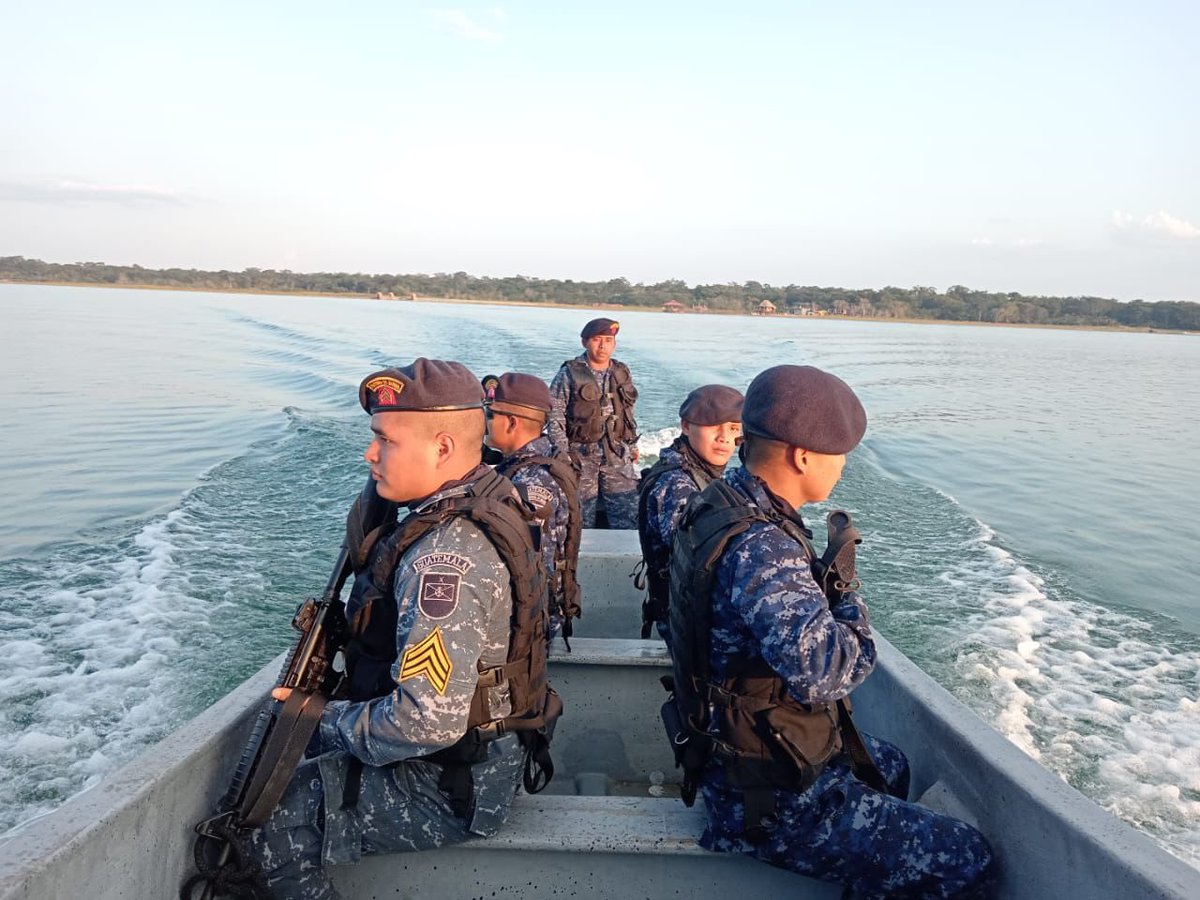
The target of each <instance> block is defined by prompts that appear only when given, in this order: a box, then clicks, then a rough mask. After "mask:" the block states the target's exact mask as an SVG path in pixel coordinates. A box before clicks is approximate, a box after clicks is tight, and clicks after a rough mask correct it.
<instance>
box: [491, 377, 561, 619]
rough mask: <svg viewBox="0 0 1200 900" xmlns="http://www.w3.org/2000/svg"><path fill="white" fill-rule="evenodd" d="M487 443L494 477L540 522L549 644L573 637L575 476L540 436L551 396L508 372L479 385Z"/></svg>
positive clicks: (538, 383)
mask: <svg viewBox="0 0 1200 900" xmlns="http://www.w3.org/2000/svg"><path fill="white" fill-rule="evenodd" d="M483 387H484V391H485V392H486V394H487V408H486V413H487V439H488V443H489V444H490V445H491V446H492V447H494V448H495V449H496V450H499V451H500V452H501V453H503V454H504V460H503V461H502V462H500V463H499V464H497V466H496V471H497V472H499V473H500V474H501V475H503V476H504V477H506V478H507V479H509V481H511V482H512V483H513V484H514V485H515V486H516V488H517V490H518V491H520V492H521V494H522V496H523V497H524V498H525V500H526V501H527V502H528V503H529V505H530V506H531V507H533V508H534V509H535V510H536V511H537V516H538V518H539V519H540V520H541V522H542V559H543V561H544V562H545V564H546V572H547V574H548V593H549V601H550V607H549V608H550V633H549V636H550V637H551V638H553V637H554V635H555V634H557V633H558V632H559V631H560V630H561V631H562V634H563V637H564V638H566V639H569V638H570V637H571V619H573V618H575V617H576V616H578V615H579V614H580V606H579V598H580V591H579V582H578V581H577V580H576V577H575V573H576V570H577V569H578V567H579V539H580V529H581V528H582V523H581V519H580V506H579V476H578V475H577V474H576V472H575V470H574V469H573V468H572V467H571V463H570V461H569V460H568V459H567V457H566V456H565V455H563V454H555V452H554V447H553V445H552V444H551V443H550V438H548V437H546V436H545V434H543V430H544V429H545V427H546V421H547V420H548V419H549V417H550V391H549V390H548V389H547V388H546V382H544V381H542V379H540V378H538V377H537V376H536V375H525V374H522V373H520V372H506V373H504V374H503V375H501V376H499V377H496V376H494V375H489V376H488V377H486V378H484V379H483Z"/></svg>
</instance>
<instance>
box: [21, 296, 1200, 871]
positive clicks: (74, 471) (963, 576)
mask: <svg viewBox="0 0 1200 900" xmlns="http://www.w3.org/2000/svg"><path fill="white" fill-rule="evenodd" d="M590 317H591V316H590V314H589V313H588V312H586V311H581V310H563V309H539V308H517V307H499V306H497V307H491V306H458V305H446V304H431V303H394V304H392V303H380V302H377V301H362V300H348V299H325V298H298V297H264V296H233V295H219V294H192V293H173V292H158V291H125V290H116V289H113V290H104V289H87V288H65V287H26V286H20V285H0V422H2V423H3V428H2V429H0V492H2V504H0V782H2V783H3V784H4V785H5V786H6V790H5V792H4V796H3V798H0V831H3V830H4V829H6V828H8V827H11V826H13V825H15V824H17V823H19V822H21V821H24V820H26V819H28V818H30V817H32V816H35V815H37V814H40V813H42V812H45V811H47V810H49V809H52V808H54V807H55V806H56V805H57V804H59V803H60V802H61V801H62V800H63V799H65V798H66V797H68V796H70V795H71V794H73V793H75V792H77V791H79V790H81V789H82V788H84V787H86V786H88V785H90V784H93V783H95V782H96V781H97V780H98V779H100V778H102V777H103V776H104V775H105V774H106V773H108V772H110V771H112V770H113V769H114V768H115V767H116V766H118V765H119V764H121V763H122V762H125V761H126V760H128V759H129V758H131V757H132V756H133V755H135V754H136V753H137V752H138V751H140V750H141V749H143V748H145V747H146V746H147V745H148V744H149V743H151V742H153V741H155V740H157V739H159V738H161V737H162V736H163V735H165V734H166V733H168V732H169V731H170V730H172V729H173V728H174V727H176V726H178V725H179V724H180V723H182V722H184V721H186V720H187V719H188V718H189V717H191V716H193V715H195V714H196V713H197V712H198V711H200V710H201V709H203V708H204V707H205V706H207V705H209V704H210V703H212V702H213V701H214V700H216V699H217V698H218V697H220V696H221V695H222V694H223V693H225V692H226V691H228V690H229V689H230V688H231V687H232V686H233V685H235V684H237V683H238V682H239V681H240V680H242V679H243V678H245V677H246V676H248V675H250V674H251V673H252V672H254V671H256V670H257V669H258V668H259V667H261V666H262V665H263V664H264V663H265V662H266V661H268V660H269V659H270V658H271V657H272V656H273V655H275V654H276V653H278V652H279V651H280V650H282V649H283V648H284V646H285V645H286V644H287V643H288V641H289V629H288V628H287V626H286V621H287V618H288V617H289V616H290V614H291V611H292V609H293V608H294V606H295V603H296V602H297V600H298V599H299V598H301V597H303V596H307V595H309V594H311V593H313V592H315V591H317V590H319V589H320V586H321V585H322V584H323V583H324V580H325V577H326V575H327V573H328V569H329V568H330V566H331V565H332V562H333V559H334V557H335V555H336V550H337V546H338V544H339V542H340V539H341V533H340V532H341V526H342V522H343V518H344V513H345V508H346V506H347V504H348V502H349V500H350V499H351V498H352V497H353V496H354V495H355V493H356V492H357V491H358V489H359V487H360V486H361V484H362V481H363V480H364V477H365V475H366V468H365V464H364V463H363V462H362V461H361V452H362V450H363V448H364V447H365V445H366V442H367V440H368V436H369V433H368V431H367V419H366V416H365V415H363V414H362V412H361V410H360V409H359V408H358V405H357V399H356V393H355V391H356V387H357V384H358V382H359V380H360V379H361V377H362V376H363V375H365V374H366V373H367V372H369V371H371V370H373V369H376V368H380V367H382V366H384V365H389V364H394V363H401V364H403V363H405V362H409V361H411V360H412V359H413V358H414V357H416V356H418V355H426V356H431V357H442V358H450V359H458V360H461V361H463V362H465V363H467V364H468V365H469V366H470V367H471V368H472V369H473V371H475V372H476V373H477V374H479V375H483V374H486V373H488V372H500V371H505V370H509V369H518V370H521V371H526V372H532V373H535V374H538V375H541V376H543V377H545V378H547V379H549V378H550V377H551V376H552V375H553V374H554V372H555V371H556V369H557V368H558V365H559V364H560V363H561V362H562V360H563V359H565V358H567V357H568V356H572V355H574V354H575V353H576V352H577V350H578V343H577V340H576V339H575V337H574V336H575V335H577V334H578V331H579V328H580V326H581V325H582V323H583V322H584V321H586V319H588V318H590ZM620 317H621V320H622V330H621V336H620V340H619V344H618V352H617V355H618V356H619V357H620V358H621V359H623V360H625V361H626V362H627V363H629V365H630V367H631V368H632V370H633V373H634V376H635V378H636V380H637V383H638V386H639V388H640V390H641V399H640V400H639V402H638V420H639V423H640V425H641V428H642V430H643V433H644V437H643V441H642V447H643V451H644V452H645V453H646V454H647V455H651V454H653V453H654V452H656V451H657V450H658V449H659V448H661V447H662V446H663V445H665V444H666V443H667V442H669V441H670V440H671V439H672V438H673V437H674V436H675V435H676V434H678V419H677V410H678V405H679V402H680V400H681V399H682V397H683V396H684V395H685V394H686V393H687V391H689V390H691V389H692V388H693V387H695V386H697V385H698V384H702V383H705V382H710V381H719V382H725V383H728V384H732V385H735V386H738V387H740V388H743V389H744V387H745V385H746V384H748V383H749V381H750V379H751V378H752V377H753V376H754V375H755V374H756V373H757V372H758V371H760V370H761V369H763V368H765V367H767V366H769V365H774V364H777V363H785V362H786V363H811V364H814V365H817V366H820V367H822V368H826V369H829V370H831V371H833V372H835V373H837V374H838V375H840V376H841V377H842V378H844V379H845V380H846V381H848V382H849V383H850V384H851V385H852V386H853V387H855V389H856V390H857V391H858V392H859V394H860V396H861V397H862V398H863V401H864V404H865V405H866V407H867V410H868V414H869V417H870V426H869V428H868V431H867V437H866V439H865V441H864V443H863V445H862V447H861V448H860V449H859V450H857V451H856V452H855V453H854V454H853V455H852V456H851V458H850V462H849V464H848V466H847V470H846V475H845V478H844V479H843V481H842V483H841V484H840V485H839V486H838V488H837V490H836V491H835V492H834V496H833V498H832V500H833V502H834V503H835V504H836V505H838V506H842V507H845V508H847V509H850V510H851V511H852V512H854V514H855V516H856V518H857V520H858V522H859V525H860V528H861V529H862V531H863V532H864V534H865V536H866V542H865V544H864V545H863V547H862V550H861V557H860V559H861V562H860V570H861V572H862V574H863V576H864V580H865V583H866V588H865V592H866V596H867V599H868V601H869V603H870V605H871V608H872V612H873V616H874V619H875V622H876V625H877V626H878V627H879V629H880V630H881V631H882V632H883V634H885V635H886V636H887V637H888V638H889V639H891V640H892V641H893V642H894V643H895V644H896V645H897V646H898V647H899V648H900V649H901V650H903V651H904V652H905V653H907V654H908V655H909V656H910V657H912V658H913V659H914V660H915V661H916V662H917V663H918V664H919V665H921V666H922V667H923V668H924V669H925V670H926V671H928V672H929V673H931V674H932V675H933V676H934V677H935V678H936V679H937V680H938V681H940V682H941V683H942V684H943V685H945V686H946V687H947V688H948V689H949V690H950V691H951V692H953V693H954V694H955V695H956V696H958V697H959V698H960V699H962V700H963V701H965V702H966V703H967V704H968V705H970V706H971V707H972V708H974V709H975V710H976V711H978V712H979V713H980V715H982V716H983V717H984V718H985V719H987V720H988V721H990V722H992V723H994V724H995V725H996V727H997V728H999V729H1000V730H1001V731H1002V732H1004V734H1006V735H1007V736H1008V737H1009V738H1010V739H1011V740H1013V741H1014V742H1015V743H1016V744H1017V745H1018V746H1020V747H1021V748H1023V749H1024V750H1025V751H1026V752H1028V753H1029V754H1031V755H1032V756H1034V757H1036V758H1038V759H1039V760H1040V761H1041V762H1042V763H1043V764H1045V765H1046V766H1048V767H1049V768H1050V769H1052V770H1053V771H1055V772H1057V773H1059V774H1060V775H1061V776H1062V777H1063V778H1065V779H1067V780H1068V781H1069V782H1071V783H1072V784H1073V785H1075V786H1076V787H1077V788H1079V789H1080V790H1081V791H1083V792H1084V793H1085V794H1087V795H1088V796H1090V797H1092V798H1093V799H1095V800H1096V801H1097V802H1098V803H1100V804H1101V805H1102V806H1104V807H1106V808H1107V809H1109V810H1111V811H1112V812H1114V813H1115V814H1117V815H1118V816H1121V817H1122V818H1124V819H1125V820H1127V821H1129V822H1130V823H1132V824H1133V825H1135V826H1136V827H1138V828H1141V829H1143V830H1145V831H1147V832H1148V833H1150V834H1151V835H1152V836H1154V837H1155V838H1156V839H1157V840H1158V841H1159V842H1160V843H1162V844H1163V845H1164V846H1165V847H1167V848H1168V849H1169V850H1171V851H1172V852H1173V853H1175V854H1177V855H1178V856H1180V857H1182V858H1184V859H1186V860H1188V861H1189V862H1191V863H1193V864H1194V865H1198V866H1200V704H1198V703H1197V695H1198V693H1200V692H1198V688H1200V602H1197V589H1196V585H1197V583H1198V582H1200V528H1198V527H1197V525H1196V523H1197V521H1200V482H1198V481H1197V479H1196V476H1195V474H1194V471H1193V469H1194V467H1195V466H1196V465H1197V464H1198V463H1200V450H1198V447H1200V394H1198V392H1197V385H1198V384H1200V381H1198V379H1197V374H1196V373H1197V372H1198V371H1200V339H1196V338H1192V337H1184V336H1171V335H1143V334H1113V333H1098V332H1083V331H1050V330H1045V331H1043V330H1024V329H1002V328H984V327H969V326H968V327H961V326H939V325H903V324H884V323H870V322H850V321H823V320H803V319H786V320H769V319H757V318H741V317H738V318H733V317H716V316H713V317H702V316H686V315H684V316H670V315H666V314H662V313H650V312H624V313H621V314H620ZM819 512H820V510H814V511H813V512H812V513H810V515H809V518H810V520H816V518H817V516H816V513H819Z"/></svg>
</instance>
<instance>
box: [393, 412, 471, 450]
mask: <svg viewBox="0 0 1200 900" xmlns="http://www.w3.org/2000/svg"><path fill="white" fill-rule="evenodd" d="M411 421H412V422H413V426H414V428H416V429H419V430H420V432H421V433H422V434H424V435H425V437H427V438H433V437H434V436H435V435H437V434H440V433H441V432H443V431H444V432H446V433H447V434H450V435H452V436H453V437H454V438H455V439H456V440H458V441H460V442H462V444H463V446H465V447H482V446H483V434H484V431H485V430H486V423H485V421H484V418H483V410H482V409H453V410H445V411H441V410H439V411H435V412H420V413H415V414H414V415H413V416H412V418H411Z"/></svg>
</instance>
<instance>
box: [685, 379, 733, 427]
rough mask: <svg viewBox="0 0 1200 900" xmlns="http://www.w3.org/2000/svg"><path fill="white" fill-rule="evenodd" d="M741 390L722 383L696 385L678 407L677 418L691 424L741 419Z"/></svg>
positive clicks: (709, 423) (714, 423)
mask: <svg viewBox="0 0 1200 900" xmlns="http://www.w3.org/2000/svg"><path fill="white" fill-rule="evenodd" d="M744 400H745V398H744V397H743V396H742V392H741V391H738V390H735V389H734V388H731V387H726V386H725V385H723V384H706V385H704V386H703V387H698V388H696V389H695V390H694V391H692V392H691V393H690V394H688V395H687V399H686V400H684V401H683V405H682V406H680V407H679V418H681V419H683V421H685V422H691V423H692V424H693V425H720V424H722V423H724V422H740V421H741V420H742V403H743V401H744Z"/></svg>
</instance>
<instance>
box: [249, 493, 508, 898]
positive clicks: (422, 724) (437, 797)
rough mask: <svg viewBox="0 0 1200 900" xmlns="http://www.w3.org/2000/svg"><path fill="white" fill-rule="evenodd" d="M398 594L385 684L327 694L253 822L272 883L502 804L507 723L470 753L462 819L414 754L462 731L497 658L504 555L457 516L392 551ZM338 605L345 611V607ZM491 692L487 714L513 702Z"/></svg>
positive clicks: (293, 893) (320, 886) (478, 829)
mask: <svg viewBox="0 0 1200 900" xmlns="http://www.w3.org/2000/svg"><path fill="white" fill-rule="evenodd" d="M465 491H466V487H465V486H464V485H462V484H458V485H456V486H454V487H451V488H447V489H446V490H444V491H441V492H439V493H437V494H434V495H433V496H432V497H430V498H429V499H428V500H427V501H426V502H424V503H422V504H421V505H420V506H419V507H416V508H414V509H413V512H420V511H422V510H425V509H427V508H428V507H429V506H431V505H433V504H434V503H436V502H437V501H439V500H442V499H445V498H447V497H452V496H455V495H460V494H463V493H465ZM439 592H440V593H439ZM435 594H436V595H437V596H436V597H435ZM395 595H396V604H397V607H398V609H399V621H398V623H397V628H396V648H397V651H398V655H397V660H396V663H395V664H394V665H393V667H392V677H393V678H395V679H396V681H397V682H398V684H397V687H396V689H395V690H394V691H393V692H392V693H391V694H389V695H387V696H385V697H379V698H376V699H373V700H368V701H365V702H349V701H338V702H333V703H330V704H329V705H328V706H327V707H326V709H325V712H324V715H323V716H322V718H321V724H320V729H319V731H318V733H317V735H316V736H314V740H313V743H311V744H310V747H309V751H310V752H309V755H310V757H313V756H315V758H309V759H306V760H305V761H304V762H303V763H301V765H300V766H299V767H298V769H297V771H296V775H295V776H294V777H293V778H292V781H291V783H290V784H289V786H288V789H287V791H286V793H285V794H284V796H283V799H282V800H281V801H280V804H279V806H278V807H277V808H276V809H275V811H274V812H273V813H272V814H271V817H270V818H269V819H268V820H267V821H266V823H264V825H263V826H262V828H260V829H258V830H256V831H254V832H253V833H252V834H251V836H250V847H251V853H252V856H253V857H254V858H255V860H256V861H257V862H258V864H259V866H260V867H261V869H262V870H263V872H264V874H265V875H266V877H267V879H268V883H269V884H270V886H271V890H272V892H273V894H274V895H275V896H277V897H280V898H304V900H326V898H334V897H337V893H336V892H335V891H334V889H333V887H332V885H331V884H330V882H329V879H328V877H327V876H326V874H325V872H324V870H323V868H322V867H323V866H324V865H338V864H343V863H351V862H355V861H356V860H358V858H359V857H360V856H361V855H362V854H364V853H367V854H370V853H385V852H394V851H406V850H426V849H430V848H433V847H439V846H442V845H444V844H452V843H456V842H459V841H462V840H464V839H466V838H468V837H469V836H471V835H483V836H488V835H492V834H494V833H496V831H498V830H499V828H500V826H501V825H502V824H503V823H504V821H505V820H506V819H507V818H508V810H509V804H510V803H511V801H512V798H513V796H514V794H515V793H516V790H517V787H518V785H519V784H520V782H521V773H522V764H523V761H524V753H523V751H522V749H521V747H520V745H519V744H518V743H517V738H516V736H515V735H508V736H506V737H504V738H501V739H499V740H497V741H494V742H492V743H491V744H490V745H489V746H488V758H487V760H486V761H484V762H482V763H479V764H477V765H476V766H474V767H472V772H473V775H474V789H475V794H474V804H473V807H472V809H470V810H469V811H468V813H467V816H466V818H465V820H464V819H463V818H459V817H458V816H456V815H455V814H454V813H453V811H452V810H451V807H450V803H449V801H448V800H447V799H446V798H445V797H444V796H443V795H442V793H441V792H440V791H439V790H438V776H439V774H440V773H441V766H439V765H436V764H434V763H430V762H426V761H423V760H420V759H416V757H420V756H424V755H426V754H429V753H433V752H435V751H437V750H440V749H442V748H444V747H448V746H450V745H451V744H453V743H455V742H456V741H457V740H458V739H459V738H461V737H462V736H463V735H464V734H465V733H466V731H467V717H468V714H469V711H470V706H471V698H472V696H473V695H474V692H475V685H476V681H477V671H478V670H477V668H476V664H477V663H479V662H480V661H482V663H483V664H484V665H485V666H496V665H502V664H503V663H504V662H505V661H506V659H507V656H508V639H509V620H510V617H511V615H512V596H511V589H510V586H509V575H508V570H507V568H506V567H505V565H504V563H503V561H502V560H501V558H500V556H499V554H498V553H497V552H496V550H495V548H494V547H493V546H492V544H491V542H490V541H489V540H488V539H487V537H485V536H484V534H483V532H482V531H480V529H479V528H478V527H477V526H475V525H474V524H472V523H471V522H469V521H468V520H467V519H466V518H456V519H453V520H451V521H450V522H448V523H447V524H445V525H442V526H439V527H437V528H435V529H433V530H432V531H430V532H429V533H428V534H426V535H425V536H424V537H423V538H421V539H420V540H419V541H417V542H416V543H415V544H413V545H412V546H411V547H409V548H408V549H407V550H406V551H405V552H404V553H403V554H402V556H401V557H400V560H399V562H398V564H397V567H396V578H395ZM347 612H348V615H350V616H353V614H354V612H355V610H353V609H348V610H347ZM489 700H490V702H491V709H492V710H493V712H494V713H495V714H496V715H497V716H502V715H506V714H507V713H508V712H510V711H511V705H510V701H509V697H508V688H507V686H502V687H500V688H493V693H492V695H491V697H490V698H489ZM314 745H315V746H314ZM317 753H319V754H320V755H317ZM351 756H354V757H357V758H358V759H360V760H362V761H363V763H365V765H364V766H363V770H362V789H361V793H360V795H359V799H358V803H357V806H356V807H354V808H353V809H349V810H344V809H341V805H342V803H341V798H342V793H343V785H344V783H345V779H346V773H347V769H348V765H349V761H350V757H351Z"/></svg>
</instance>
